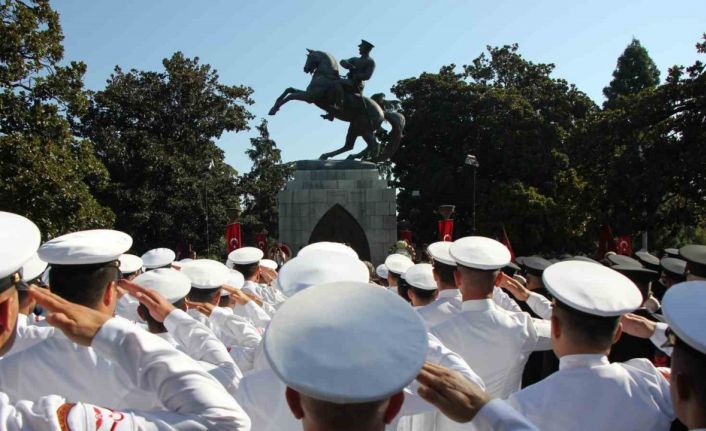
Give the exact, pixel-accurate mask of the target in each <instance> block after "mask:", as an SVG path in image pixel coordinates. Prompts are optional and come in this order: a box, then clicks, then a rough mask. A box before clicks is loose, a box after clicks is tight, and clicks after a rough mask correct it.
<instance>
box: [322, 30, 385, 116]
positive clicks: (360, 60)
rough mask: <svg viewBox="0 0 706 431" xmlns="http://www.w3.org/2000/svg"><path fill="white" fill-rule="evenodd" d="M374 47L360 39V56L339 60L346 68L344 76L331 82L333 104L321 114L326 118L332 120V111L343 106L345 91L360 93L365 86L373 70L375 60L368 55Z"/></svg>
mask: <svg viewBox="0 0 706 431" xmlns="http://www.w3.org/2000/svg"><path fill="white" fill-rule="evenodd" d="M374 47H375V45H373V44H372V43H370V42H368V41H366V40H361V41H360V45H358V53H359V54H360V57H351V58H348V59H346V60H341V67H343V68H345V69H348V75H346V78H342V79H340V80H338V81H337V82H335V83H334V84H333V86H334V87H333V88H334V104H333V106H332V107H331V108H332V110H331V112H329V113H327V114H326V115H323V116H322V117H323V118H324V119H326V120H329V121H333V118H334V112H335V111H339V110H340V109H341V107H342V106H343V96H344V93H345V92H349V93H351V94H356V95H362V94H363V88H365V81H367V80H369V79H370V78H371V77H372V76H373V72H374V71H375V60H373V59H372V58H371V57H370V51H371V50H372V49H373V48H374Z"/></svg>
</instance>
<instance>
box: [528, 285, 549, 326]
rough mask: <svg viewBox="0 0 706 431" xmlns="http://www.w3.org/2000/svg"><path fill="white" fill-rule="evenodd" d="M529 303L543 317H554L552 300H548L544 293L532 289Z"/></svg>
mask: <svg viewBox="0 0 706 431" xmlns="http://www.w3.org/2000/svg"><path fill="white" fill-rule="evenodd" d="M527 305H528V306H529V308H531V309H532V311H534V312H535V314H537V316H539V317H541V318H542V319H544V320H549V319H551V318H552V308H553V307H552V301H550V300H548V299H547V298H546V297H545V296H544V295H540V294H539V293H537V292H532V291H530V293H529V298H527Z"/></svg>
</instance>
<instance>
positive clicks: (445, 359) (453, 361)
mask: <svg viewBox="0 0 706 431" xmlns="http://www.w3.org/2000/svg"><path fill="white" fill-rule="evenodd" d="M427 336H428V338H429V349H427V358H426V360H427V361H428V362H431V363H432V364H437V365H441V366H443V367H446V368H450V369H452V370H454V371H456V372H458V373H459V374H461V375H462V376H463V377H465V378H466V379H467V380H468V381H471V382H473V383H475V384H476V385H478V386H480V388H481V389H483V390H485V382H483V379H481V378H480V376H479V375H478V374H476V372H475V371H473V370H472V369H471V367H470V366H469V365H468V363H467V362H466V361H465V360H464V359H463V358H462V357H461V356H459V355H458V354H457V353H456V352H454V351H452V350H450V349H449V348H448V347H446V346H445V345H444V344H443V343H442V342H441V341H440V340H439V339H438V338H436V337H435V336H434V335H432V334H431V333H427Z"/></svg>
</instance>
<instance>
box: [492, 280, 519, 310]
mask: <svg viewBox="0 0 706 431" xmlns="http://www.w3.org/2000/svg"><path fill="white" fill-rule="evenodd" d="M493 302H495V304H497V306H498V307H500V308H502V309H505V310H507V311H515V312H518V313H521V312H522V309H521V308H520V306H519V305H517V302H515V300H514V299H512V298H511V297H510V295H508V294H507V293H505V291H504V290H502V289H501V288H499V287H498V286H495V287H494V288H493Z"/></svg>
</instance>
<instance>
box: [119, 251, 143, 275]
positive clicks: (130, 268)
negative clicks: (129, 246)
mask: <svg viewBox="0 0 706 431" xmlns="http://www.w3.org/2000/svg"><path fill="white" fill-rule="evenodd" d="M118 260H119V261H120V272H122V274H123V278H126V279H128V280H132V279H133V278H135V277H137V276H138V275H139V274H140V271H141V270H142V267H143V266H144V262H143V261H142V258H141V257H140V256H135V255H134V254H128V253H124V254H121V255H120V257H119V258H118Z"/></svg>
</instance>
